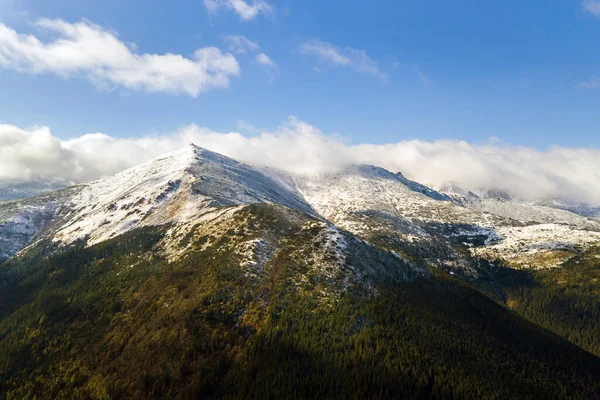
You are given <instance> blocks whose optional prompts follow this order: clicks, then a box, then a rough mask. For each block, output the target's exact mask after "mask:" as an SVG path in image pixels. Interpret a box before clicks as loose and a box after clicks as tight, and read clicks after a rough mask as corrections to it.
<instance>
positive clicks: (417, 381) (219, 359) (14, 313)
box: [0, 204, 600, 399]
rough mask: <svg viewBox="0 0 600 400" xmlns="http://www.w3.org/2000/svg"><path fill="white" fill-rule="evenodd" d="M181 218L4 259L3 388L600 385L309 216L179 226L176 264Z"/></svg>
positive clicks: (17, 394)
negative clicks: (168, 247)
mask: <svg viewBox="0 0 600 400" xmlns="http://www.w3.org/2000/svg"><path fill="white" fill-rule="evenodd" d="M228 209H231V208H228ZM171 227H172V225H166V226H156V227H145V228H136V229H133V230H131V231H129V232H127V233H125V234H123V235H121V236H119V237H118V238H114V239H109V240H108V241H104V242H101V243H98V244H95V245H92V246H89V247H86V246H84V245H83V244H82V243H78V244H73V245H71V246H68V247H63V248H62V250H61V251H59V252H55V253H47V251H48V250H47V249H45V248H44V247H45V246H50V247H52V246H56V244H52V243H51V242H40V243H37V244H36V245H35V246H33V247H31V248H29V249H28V250H27V251H25V252H24V253H23V254H22V255H21V256H20V257H16V258H13V259H11V260H9V261H8V262H6V263H5V264H4V265H3V266H2V267H1V268H0V281H4V282H7V283H5V285H4V288H3V291H1V292H0V306H1V309H0V310H1V315H2V318H1V319H0V393H2V392H3V393H6V394H7V395H8V396H7V397H8V398H32V397H33V396H34V395H37V398H42V399H45V398H48V399H63V398H73V397H77V398H115V399H119V398H140V399H141V398H156V397H160V398H190V397H201V398H280V397H288V398H398V396H399V395H402V396H403V397H405V398H415V399H417V398H448V399H449V398H473V399H475V398H477V399H479V398H503V399H513V398H514V399H516V398H524V397H527V398H552V397H556V396H559V397H561V398H592V397H593V396H594V394H595V393H597V392H598V390H600V386H599V385H600V384H599V383H598V381H597V380H596V379H595V377H596V376H597V374H598V373H599V371H600V359H598V358H596V357H593V356H592V355H590V354H588V353H585V352H584V351H582V350H581V349H579V348H577V347H575V346H574V345H571V344H569V343H568V342H566V341H564V340H562V339H560V338H558V337H556V336H554V335H552V334H549V333H548V332H547V331H545V330H543V329H541V328H539V327H537V326H534V325H532V324H530V323H528V322H526V321H524V320H523V319H520V318H519V317H517V316H516V315H514V314H513V313H510V312H509V311H507V310H506V309H504V308H502V307H501V306H499V305H498V304H496V303H495V302H493V301H491V300H489V299H488V298H486V297H485V296H484V295H482V294H481V293H479V292H477V291H474V290H473V289H471V288H469V287H468V286H466V285H464V284H462V283H460V282H459V281H457V280H455V279H453V278H451V277H449V276H447V275H445V274H441V273H436V272H435V271H433V272H430V271H428V270H427V269H426V268H424V267H423V266H418V265H411V264H410V263H407V262H406V261H403V260H402V259H400V258H399V257H397V256H396V255H394V254H393V253H391V252H386V251H382V250H380V249H378V248H376V247H374V246H371V245H369V244H367V243H365V242H362V241H360V240H358V239H356V238H353V237H352V236H351V235H349V234H347V233H344V232H340V231H338V230H336V229H335V228H332V227H331V226H328V225H327V224H326V223H324V222H322V221H320V220H319V219H316V218H313V217H309V216H307V215H306V214H303V213H300V212H297V211H293V210H290V209H288V208H284V207H280V206H275V205H268V204H256V205H250V206H244V207H241V208H237V209H236V210H235V212H234V213H233V214H232V215H230V216H226V215H224V214H223V216H222V217H221V218H217V219H216V220H215V223H214V225H213V228H211V229H209V230H208V231H207V230H205V229H204V227H203V226H198V227H197V228H195V229H193V230H191V231H190V233H191V234H190V235H189V237H182V238H180V240H181V242H180V243H179V245H180V246H182V247H184V248H185V251H184V252H183V253H181V256H180V257H179V258H177V259H176V260H173V261H169V259H168V258H167V257H166V252H165V249H164V247H163V246H164V245H165V238H167V237H168V236H169V233H168V230H169V229H171ZM216 227H219V229H215V228H216ZM209 232H210V233H209ZM42 253H45V254H50V256H49V257H47V258H46V259H45V260H44V261H43V262H41V263H40V261H39V260H40V258H39V257H38V256H39V254H42ZM31 376H35V377H36V378H35V379H31V378H30V377H31Z"/></svg>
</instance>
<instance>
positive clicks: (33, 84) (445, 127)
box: [0, 0, 600, 149]
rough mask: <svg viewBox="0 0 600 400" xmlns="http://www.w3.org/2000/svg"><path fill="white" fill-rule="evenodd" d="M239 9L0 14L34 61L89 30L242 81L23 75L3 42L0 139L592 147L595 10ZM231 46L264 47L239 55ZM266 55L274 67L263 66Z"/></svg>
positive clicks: (448, 6)
mask: <svg viewBox="0 0 600 400" xmlns="http://www.w3.org/2000/svg"><path fill="white" fill-rule="evenodd" d="M236 1H237V5H238V6H239V5H240V3H244V2H243V1H242V0H212V6H211V4H210V3H211V0H206V1H203V0H181V1H177V2H165V1H138V0H128V1H122V0H120V1H117V0H105V1H102V2H100V1H95V2H93V1H89V2H82V1H80V0H46V1H44V2H39V1H33V0H23V1H19V0H0V22H1V23H2V24H3V25H4V26H5V28H7V29H9V30H11V31H14V32H16V33H17V34H31V35H34V36H35V37H36V38H37V39H38V40H39V41H40V43H42V45H44V44H48V43H52V42H53V41H54V40H56V39H57V37H60V35H61V34H60V33H57V31H56V28H51V29H50V28H49V27H48V26H49V24H45V25H44V24H41V25H40V24H39V23H37V24H36V21H39V20H40V19H47V20H50V21H54V22H56V20H59V19H60V20H63V21H64V22H66V23H67V24H76V23H79V22H81V21H82V20H83V19H85V20H87V21H89V22H85V24H89V26H94V27H95V29H97V30H99V31H101V32H108V33H109V34H110V35H113V37H115V38H117V39H118V40H119V41H121V42H123V43H125V44H126V45H127V46H129V48H130V50H131V53H132V54H151V55H158V56H162V55H164V54H165V53H172V54H177V55H180V56H182V57H185V58H188V59H193V58H194V53H195V51H196V50H197V49H201V48H206V47H217V48H219V49H220V54H219V55H218V57H220V58H219V60H220V61H221V62H225V61H227V62H231V61H232V60H231V58H227V57H226V55H227V54H229V53H231V56H232V57H233V58H234V61H233V62H234V63H237V68H238V70H237V72H236V71H235V68H234V66H233V65H232V64H228V66H227V67H226V72H224V74H225V75H226V76H225V77H222V76H221V77H220V78H222V79H224V80H225V81H226V83H223V81H219V82H221V83H219V84H214V85H213V86H214V87H213V86H211V87H210V88H206V89H204V88H203V89H199V90H198V92H197V93H195V92H194V90H191V92H192V93H190V92H186V90H190V89H183V87H184V86H186V83H185V82H184V83H182V84H179V85H178V86H177V85H175V89H173V85H171V84H170V83H165V84H164V85H166V86H164V87H163V86H161V88H159V89H157V88H156V84H157V83H156V80H157V79H159V78H160V79H163V78H165V79H169V78H172V77H173V76H172V74H171V75H169V74H168V76H166V77H162V76H161V77H158V78H157V77H156V76H153V77H152V78H149V79H152V85H154V86H151V88H150V86H148V85H150V84H149V83H147V82H143V83H140V84H137V85H133V84H126V83H123V82H126V80H125V78H122V77H120V78H118V79H117V78H110V79H107V78H106V77H105V75H104V74H109V73H110V71H109V72H107V73H105V72H102V77H101V78H99V77H98V73H97V71H96V72H94V73H93V74H92V73H90V68H92V67H90V65H95V64H94V63H93V62H87V61H81V60H79V61H77V62H78V63H79V64H77V66H76V67H74V66H73V64H72V63H71V64H69V65H66V66H65V63H64V62H62V61H60V60H59V61H56V62H55V63H53V64H44V65H43V66H39V65H34V64H35V63H36V62H40V63H45V62H46V61H44V60H43V57H42V58H40V60H41V61H31V57H30V54H29V53H25V52H26V51H30V50H27V49H28V48H25V47H20V48H19V49H17V50H14V49H13V50H11V51H12V53H10V57H9V56H7V55H6V54H7V53H6V52H7V50H6V46H7V44H6V43H7V39H6V38H5V41H4V46H5V55H4V57H5V58H7V59H8V60H7V61H5V62H4V63H3V62H2V37H0V123H7V124H12V125H16V126H20V127H23V128H24V127H29V126H32V125H45V126H49V127H51V128H52V131H53V133H54V134H55V135H57V136H59V137H60V138H62V139H67V138H71V137H77V136H79V135H81V134H83V133H86V132H104V133H107V134H110V135H112V136H115V137H131V136H138V135H146V134H151V133H153V132H167V131H173V130H175V129H177V128H178V127H181V126H184V125H187V124H190V123H196V124H198V125H200V126H206V127H210V128H211V129H214V130H217V131H241V132H242V133H245V134H247V135H252V134H254V133H255V131H254V130H253V129H249V128H247V127H245V125H244V124H240V121H244V122H245V123H246V124H251V125H253V126H255V127H258V128H260V129H265V130H273V129H276V127H277V126H278V125H280V124H281V123H282V122H284V121H285V120H286V118H287V117H288V116H289V115H295V116H298V117H299V118H301V119H302V120H304V121H308V122H310V123H311V124H313V125H315V126H318V127H319V128H320V129H321V130H322V131H324V132H327V133H339V134H342V135H343V136H345V137H347V138H348V140H350V141H351V143H355V144H358V143H375V144H381V143H390V142H397V141H401V140H407V139H412V138H418V139H421V140H436V139H461V140H465V141H468V142H470V143H485V142H487V141H488V140H489V138H490V137H497V138H499V139H501V140H502V141H505V142H508V143H512V144H517V145H524V146H533V147H537V148H541V149H543V148H547V147H549V146H552V145H562V146H568V147H588V146H594V147H596V146H598V138H599V137H600V135H599V133H600V110H599V109H598V108H599V105H600V84H598V82H600V40H599V39H600V2H595V1H587V2H583V3H582V2H579V1H574V0H552V1H537V2H531V1H527V2H525V1H516V0H515V1H510V0H504V1H494V0H490V1H474V0H473V1H466V0H465V1H453V2H448V1H441V0H440V1H429V2H423V1H398V0H396V1H387V0H386V1H384V0H381V1H373V2H364V1H361V2H358V1H337V0H336V1H334V0H331V1H316V0H303V1H291V0H267V1H265V0H260V1H259V2H254V3H253V2H252V1H251V0H250V1H249V0H245V3H244V4H246V5H247V6H248V7H252V6H257V5H258V6H259V7H258V8H256V9H254V11H253V10H249V9H248V8H246V9H245V11H244V9H243V8H241V9H240V8H238V9H236V8H235V6H232V5H231V4H233V3H235V2H236ZM263 6H264V7H263ZM261 7H262V8H261ZM240 10H241V11H240ZM257 10H258V11H257ZM244 12H246V14H244ZM69 26H70V25H69ZM5 33H6V31H5ZM228 35H243V36H244V37H245V38H247V39H248V40H250V41H252V42H254V43H256V45H257V46H254V47H252V46H250V47H247V48H245V53H241V52H239V51H237V52H236V51H233V50H232V48H231V47H230V46H231V42H230V41H227V39H226V36H228ZM20 43H21V44H23V42H22V41H21V42H20ZM132 43H135V46H134V45H132ZM251 47H252V48H251ZM23 49H25V50H23ZM79 50H80V51H83V52H84V53H85V52H86V50H85V49H84V50H81V49H79ZM238 50H239V49H238ZM19 52H20V53H19ZM109 53H110V51H109ZM261 53H262V54H264V55H266V56H267V57H268V58H269V59H270V60H272V62H273V63H275V64H276V65H273V64H271V65H265V63H264V62H263V64H261V63H259V62H258V61H257V56H258V55H259V54H261ZM15 54H17V55H16V56H15ZM110 56H111V55H108V56H102V57H107V59H110ZM19 57H20V58H19ZM17 58H18V59H17ZM102 60H103V61H102V62H108V63H109V64H110V65H111V67H109V68H108V69H110V68H113V67H112V65H113V64H112V61H106V59H105V58H102ZM63 61H64V60H63ZM263 61H264V59H263ZM73 62H74V61H73ZM178 65H179V64H178ZM119 68H120V67H119ZM34 71H35V73H34ZM103 71H104V70H103ZM128 71H129V70H128ZM119 72H122V71H120V70H119ZM133 72H134V73H135V72H136V71H135V69H134V70H133ZM92 75H93V76H92ZM111 76H112V75H111ZM183 76H184V78H185V77H187V75H183ZM194 76H195V75H194ZM176 77H179V75H177V76H176ZM596 79H598V81H596ZM163 83H164V82H163ZM163 83H161V84H163ZM165 87H167V89H165Z"/></svg>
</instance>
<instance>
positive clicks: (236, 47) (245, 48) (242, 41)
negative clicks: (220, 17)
mask: <svg viewBox="0 0 600 400" xmlns="http://www.w3.org/2000/svg"><path fill="white" fill-rule="evenodd" d="M223 39H224V40H225V41H226V42H227V44H228V46H229V51H231V52H233V53H236V54H246V53H248V52H254V51H257V50H259V49H260V46H259V44H258V43H257V42H254V41H252V40H250V39H248V38H247V37H246V36H244V35H227V36H224V37H223Z"/></svg>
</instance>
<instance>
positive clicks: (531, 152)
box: [0, 117, 600, 204]
mask: <svg viewBox="0 0 600 400" xmlns="http://www.w3.org/2000/svg"><path fill="white" fill-rule="evenodd" d="M239 127H240V129H244V130H246V131H247V132H248V133H252V134H253V135H252V136H251V137H250V136H244V135H242V134H240V133H237V132H229V133H222V132H216V131H213V130H211V129H208V128H204V127H201V126H198V125H189V126H186V127H184V128H182V129H179V130H177V131H175V132H171V133H166V134H162V135H152V136H146V137H139V138H129V139H128V138H116V137H111V136H108V135H105V134H100V133H94V134H86V135H82V136H80V137H77V138H74V139H70V140H61V139H59V137H58V136H57V135H54V134H53V133H52V132H51V131H50V129H49V128H47V127H34V128H31V129H21V128H18V127H16V126H12V125H0V183H5V182H34V181H53V182H54V181H58V180H62V181H67V182H83V181H87V180H92V179H97V178H99V177H102V176H106V175H110V174H114V173H116V172H119V171H121V170H123V169H125V168H128V167H131V166H133V165H136V164H138V163H141V162H144V161H147V160H149V159H152V158H154V157H157V156H159V155H161V154H162V153H164V152H167V151H171V150H175V149H177V148H179V147H182V146H184V145H185V144H188V143H195V144H197V145H199V146H202V147H205V148H208V149H210V150H213V151H217V152H219V153H222V154H225V155H228V156H230V157H233V158H236V159H239V160H243V161H247V162H250V163H253V164H256V165H265V166H271V167H278V168H282V169H286V170H291V171H330V170H336V169H339V168H342V167H343V166H345V165H348V164H373V165H378V166H381V167H384V168H387V169H388V170H390V171H393V172H398V171H400V172H402V173H404V174H405V175H406V176H407V177H409V178H411V179H414V180H417V181H419V182H423V183H426V184H429V185H432V186H438V185H442V184H444V183H447V182H454V183H456V184H458V185H460V186H462V187H464V188H466V189H469V190H478V189H479V190H484V189H494V190H502V191H505V192H508V193H511V194H513V195H514V196H516V197H520V198H523V199H535V198H539V197H549V198H559V199H563V200H572V201H587V202H591V203H596V204H600V149H595V148H568V147H553V148H550V149H548V150H539V149H535V148H532V147H523V146H514V145H510V144H507V143H504V142H498V141H495V140H490V141H489V142H488V143H487V144H483V145H479V144H470V143H467V142H464V141H459V140H437V141H423V140H410V141H400V142H396V143H390V144H361V145H354V146H351V145H348V144H347V143H348V141H347V140H346V139H345V138H343V137H340V136H331V135H327V134H324V133H323V132H322V131H321V130H319V129H318V128H317V127H315V126H313V125H311V124H308V123H306V122H303V121H301V120H299V119H298V118H296V117H289V118H288V120H287V121H285V123H283V124H282V125H281V126H280V127H279V128H277V129H275V130H273V131H271V132H265V131H264V130H259V129H256V128H254V127H253V126H251V125H249V124H247V123H240V125H239Z"/></svg>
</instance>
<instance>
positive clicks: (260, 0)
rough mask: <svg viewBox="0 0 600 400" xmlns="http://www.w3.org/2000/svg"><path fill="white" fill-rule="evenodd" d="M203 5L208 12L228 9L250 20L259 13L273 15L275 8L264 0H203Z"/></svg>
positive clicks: (244, 19)
mask: <svg viewBox="0 0 600 400" xmlns="http://www.w3.org/2000/svg"><path fill="white" fill-rule="evenodd" d="M203 2H204V6H205V7H206V9H207V10H208V12H209V13H211V14H215V13H217V11H219V10H220V9H222V8H223V9H228V10H231V11H233V12H235V13H236V14H237V15H238V16H239V17H240V19H241V20H243V21H250V20H252V19H254V18H256V17H258V16H259V15H261V14H263V15H273V13H274V12H275V9H274V8H273V6H272V5H271V4H269V3H267V2H266V1H264V0H253V1H252V2H251V3H250V2H248V1H245V0H203Z"/></svg>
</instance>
